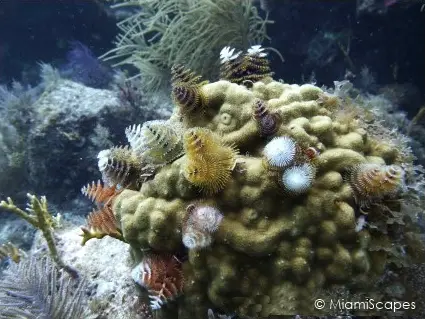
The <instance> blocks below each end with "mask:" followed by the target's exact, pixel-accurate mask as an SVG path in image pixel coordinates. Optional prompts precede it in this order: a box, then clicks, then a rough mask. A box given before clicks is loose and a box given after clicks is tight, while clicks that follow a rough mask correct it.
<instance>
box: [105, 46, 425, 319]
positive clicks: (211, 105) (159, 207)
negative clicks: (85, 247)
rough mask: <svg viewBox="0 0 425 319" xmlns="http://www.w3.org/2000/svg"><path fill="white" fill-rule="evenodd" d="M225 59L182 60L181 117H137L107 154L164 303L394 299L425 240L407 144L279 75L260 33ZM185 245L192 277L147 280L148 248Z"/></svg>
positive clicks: (191, 314) (263, 305)
mask: <svg viewBox="0 0 425 319" xmlns="http://www.w3.org/2000/svg"><path fill="white" fill-rule="evenodd" d="M221 63H222V68H221V69H222V72H221V79H220V80H219V81H217V82H214V83H207V82H201V80H200V78H199V77H197V76H196V75H195V74H193V73H192V72H190V70H186V69H184V68H183V67H182V66H176V67H174V68H173V72H172V73H173V78H172V95H173V99H174V101H175V103H176V109H175V112H174V114H173V115H172V116H171V118H170V119H169V120H167V121H153V122H147V123H145V124H143V125H134V126H132V127H129V128H128V129H127V130H126V134H127V137H128V139H129V143H130V147H129V148H127V149H125V151H124V150H122V151H118V150H119V149H117V148H114V149H111V150H109V151H108V150H107V151H102V152H101V153H100V156H99V160H100V165H99V167H100V168H101V170H103V171H102V173H103V176H104V179H105V182H107V183H109V184H110V185H113V184H116V183H120V184H121V186H122V188H124V190H123V191H122V192H121V193H119V194H118V195H117V197H116V198H114V200H113V204H112V208H113V212H114V214H115V217H116V220H117V222H118V228H119V229H120V230H121V231H122V234H123V237H124V240H125V241H126V242H128V243H129V244H130V246H131V248H132V252H133V256H134V257H135V258H136V260H137V261H138V262H140V261H142V263H141V264H140V265H141V266H138V268H135V270H134V271H133V274H132V275H133V278H134V279H135V280H136V281H138V280H139V281H141V285H142V286H143V285H144V287H146V288H147V289H148V290H149V289H150V292H149V293H151V294H154V295H153V296H152V295H151V296H150V298H151V300H152V302H151V305H152V307H153V309H161V308H163V309H164V308H168V307H178V308H179V310H178V311H179V318H203V317H204V316H205V313H206V312H207V309H208V308H216V309H220V310H221V311H223V312H226V313H235V314H238V315H241V316H245V315H246V316H254V317H266V316H268V315H279V314H281V315H282V314H297V313H298V314H323V313H320V311H319V310H317V309H314V305H313V300H314V299H315V298H318V296H322V297H323V298H325V297H326V296H328V297H329V298H330V297H331V296H336V295H338V291H340V288H341V287H344V288H343V289H344V291H345V292H346V296H351V297H353V296H368V297H370V298H375V299H376V300H385V298H386V297H388V294H389V293H388V291H390V290H391V289H390V287H389V286H388V285H389V284H386V283H385V282H384V281H383V280H382V278H384V275H385V274H386V273H388V272H390V271H391V272H392V273H402V269H403V266H406V265H409V264H412V263H413V262H416V261H417V260H415V257H418V256H419V255H420V254H419V252H420V251H422V252H423V246H422V242H421V241H420V240H419V233H418V230H417V229H416V226H415V225H416V224H415V220H414V218H410V215H409V212H408V211H406V208H405V206H404V205H402V204H401V203H402V198H403V196H404V195H405V193H406V192H407V191H408V188H407V187H406V183H407V181H406V179H407V170H408V168H409V167H413V164H412V162H411V159H410V158H409V156H408V155H406V153H407V151H406V150H401V149H400V148H399V147H396V146H395V145H393V144H391V141H390V140H389V139H388V141H386V140H385V139H381V140H378V139H376V138H373V137H372V135H371V134H370V133H368V130H367V126H365V125H363V124H364V123H362V122H361V119H358V118H355V117H354V116H351V117H350V114H351V113H350V110H353V109H354V108H355V107H356V105H354V104H353V102H350V101H349V100H344V99H343V98H339V97H336V96H334V95H332V94H330V93H326V92H324V91H323V90H322V89H320V88H319V87H316V86H314V85H310V84H305V85H301V86H300V85H290V84H284V83H281V82H278V81H274V80H273V79H272V78H271V76H272V73H271V72H270V68H269V64H268V60H267V56H266V53H265V52H264V49H263V48H261V47H260V46H253V47H251V48H250V49H249V50H248V52H246V53H242V52H237V53H235V52H234V49H231V48H228V47H226V48H224V49H223V50H222V52H221ZM358 108H359V109H360V107H358ZM346 109H347V111H346V112H345V110H346ZM348 109H350V110H348ZM344 112H345V113H344ZM358 112H360V111H358ZM374 127H375V128H376V125H375V126H374ZM114 154H115V155H116V158H115V155H114ZM126 154H127V155H126ZM244 154H245V155H244ZM108 163H109V164H108ZM114 163H115V164H114ZM136 163H139V164H136ZM135 166H139V167H135ZM146 167H149V170H148V171H149V172H150V174H143V172H144V171H145V170H146V169H145V168H146ZM139 185H141V187H139ZM185 246H186V247H187V248H184V247H185ZM184 249H187V250H188V257H187V258H182V259H181V261H180V262H179V263H176V262H175V261H173V263H174V264H178V265H179V267H181V273H180V272H178V274H179V275H178V276H177V277H179V278H178V281H179V283H181V282H182V280H181V278H180V277H181V274H182V275H183V278H184V284H182V285H183V289H179V287H177V286H178V285H177V284H176V283H174V284H171V282H172V281H170V280H171V279H170V278H168V279H167V280H168V281H167V282H168V283H169V286H170V287H172V288H173V289H171V288H170V289H168V290H164V289H162V290H161V291H160V292H158V291H157V292H156V293H155V291H154V288H152V287H151V286H149V281H154V277H155V276H156V277H155V278H157V277H158V276H160V275H159V274H155V271H156V269H158V267H156V268H155V260H153V259H150V260H149V259H146V258H148V257H147V256H148V255H147V252H148V253H149V254H156V255H163V254H168V255H171V256H172V255H176V256H181V255H182V254H181V252H182V251H184ZM422 255H423V254H422ZM166 258H167V257H166ZM166 258H165V259H166ZM418 258H419V257H418ZM165 259H164V260H165ZM157 260H158V259H157ZM149 265H151V266H149ZM161 265H162V266H161V267H162V268H164V267H165V266H164V263H163V262H162V263H161ZM161 267H160V268H161ZM173 267H174V266H173ZM162 268H161V269H162ZM138 269H139V270H140V269H141V270H140V272H142V273H138V272H137V271H139V270H138ZM397 278H399V277H397ZM378 283H380V284H378ZM385 285H387V286H385ZM162 287H164V285H162ZM167 294H168V295H170V296H172V298H170V300H168V301H169V302H167V300H166V298H167ZM181 294H183V297H181V298H178V297H177V298H174V297H176V296H177V295H181ZM166 303H167V304H166Z"/></svg>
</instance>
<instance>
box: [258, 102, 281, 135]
mask: <svg viewBox="0 0 425 319" xmlns="http://www.w3.org/2000/svg"><path fill="white" fill-rule="evenodd" d="M254 119H255V120H256V122H257V125H258V128H259V129H260V135H261V136H269V135H272V134H274V133H275V132H276V131H277V129H278V128H279V124H280V116H279V115H278V114H277V113H271V112H270V111H269V110H268V109H267V106H266V103H265V102H264V101H263V100H260V99H257V100H256V101H255V103H254Z"/></svg>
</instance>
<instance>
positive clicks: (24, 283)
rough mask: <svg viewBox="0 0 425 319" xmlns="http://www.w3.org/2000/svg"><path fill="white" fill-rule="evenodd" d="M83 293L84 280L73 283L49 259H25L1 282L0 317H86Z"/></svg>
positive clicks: (9, 271) (11, 267)
mask: <svg viewBox="0 0 425 319" xmlns="http://www.w3.org/2000/svg"><path fill="white" fill-rule="evenodd" d="M75 284H76V285H75ZM85 290H86V282H85V280H84V279H79V281H78V282H76V281H75V279H72V278H71V277H69V276H68V275H67V274H66V273H65V272H60V271H59V270H58V268H56V266H55V265H54V263H53V262H52V261H51V260H50V258H47V257H45V258H42V259H36V258H35V257H30V258H26V259H23V260H22V261H21V262H20V263H19V264H11V265H10V267H9V268H8V269H7V270H6V271H5V277H4V278H3V279H2V280H1V281H0V318H1V319H3V318H4V319H6V318H7V319H10V318H26V319H39V318H46V319H47V318H55V319H81V318H86V314H85V309H86V305H85V299H86V296H85Z"/></svg>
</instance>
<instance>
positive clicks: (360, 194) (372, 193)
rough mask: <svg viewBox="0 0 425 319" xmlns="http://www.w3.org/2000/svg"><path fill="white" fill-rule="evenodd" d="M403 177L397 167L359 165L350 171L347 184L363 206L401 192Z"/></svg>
mask: <svg viewBox="0 0 425 319" xmlns="http://www.w3.org/2000/svg"><path fill="white" fill-rule="evenodd" d="M404 175H405V174H404V171H403V169H402V168H401V167H400V166H398V165H381V164H371V163H368V164H359V165H357V166H355V167H354V168H352V169H351V171H350V176H349V182H350V185H351V188H352V189H353V191H354V196H355V199H356V201H358V202H359V203H360V204H361V205H365V204H367V203H369V202H370V201H371V200H374V199H376V200H379V199H382V198H383V197H385V196H388V195H389V196H391V195H395V194H396V193H397V192H398V191H400V190H402V189H403V188H404V186H405V181H404Z"/></svg>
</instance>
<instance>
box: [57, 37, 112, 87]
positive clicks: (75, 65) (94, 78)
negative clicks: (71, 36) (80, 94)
mask: <svg viewBox="0 0 425 319" xmlns="http://www.w3.org/2000/svg"><path fill="white" fill-rule="evenodd" d="M67 59H68V63H67V64H66V65H65V67H64V68H63V69H62V75H63V76H65V77H69V78H70V79H71V80H73V81H75V82H80V83H83V84H84V85H87V86H90V87H93V88H106V87H107V86H108V84H109V83H110V82H111V81H112V75H113V72H112V70H111V69H110V68H109V67H107V66H105V65H103V64H102V63H101V62H100V61H99V59H98V58H97V57H96V56H95V55H94V54H93V53H92V52H91V51H90V49H89V48H88V47H87V46H85V45H84V44H82V43H81V42H78V41H73V42H71V50H70V51H69V53H68V54H67Z"/></svg>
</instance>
